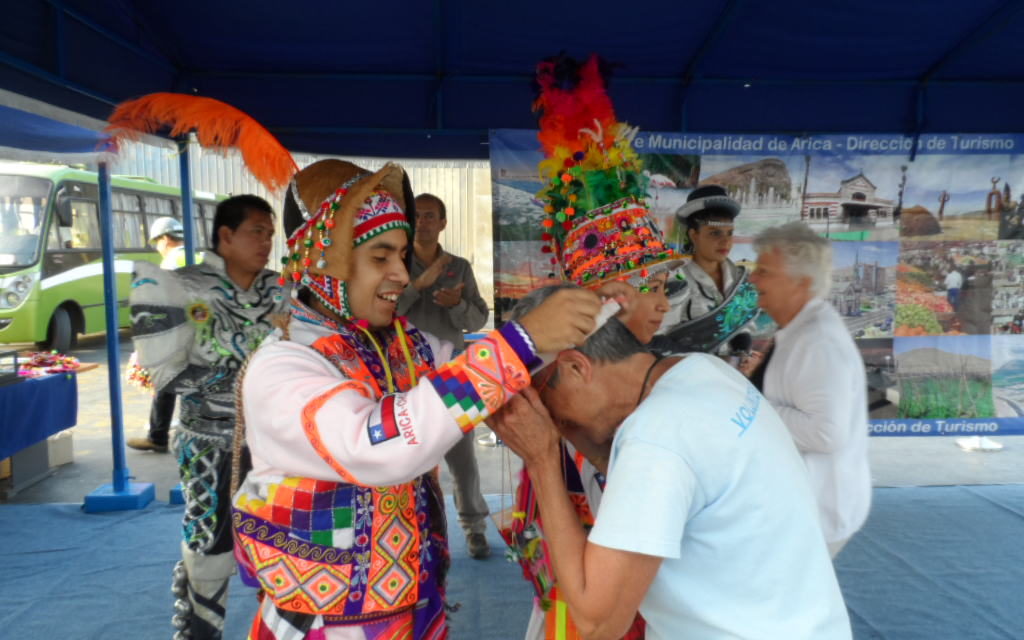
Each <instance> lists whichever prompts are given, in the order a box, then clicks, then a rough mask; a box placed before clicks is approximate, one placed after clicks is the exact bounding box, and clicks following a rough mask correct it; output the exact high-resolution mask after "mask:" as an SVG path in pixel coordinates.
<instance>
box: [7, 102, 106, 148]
mask: <svg viewBox="0 0 1024 640" xmlns="http://www.w3.org/2000/svg"><path fill="white" fill-rule="evenodd" d="M106 151H107V137H106V136H105V135H104V134H103V133H101V132H99V131H94V130H92V129H86V128H84V127H79V126H77V125H73V124H68V123H65V122H60V121H57V120H54V119H52V118H47V117H45V116H41V115H38V114H35V113H30V112H27V111H22V110H21V109H16V108H14V107H8V106H4V105H0V155H2V156H3V157H7V158H9V157H12V156H16V157H18V158H19V159H40V160H48V159H60V160H62V161H65V162H72V161H74V160H72V158H75V159H78V158H85V159H90V160H95V159H96V158H97V157H101V156H99V155H98V154H103V153H105V152H106Z"/></svg>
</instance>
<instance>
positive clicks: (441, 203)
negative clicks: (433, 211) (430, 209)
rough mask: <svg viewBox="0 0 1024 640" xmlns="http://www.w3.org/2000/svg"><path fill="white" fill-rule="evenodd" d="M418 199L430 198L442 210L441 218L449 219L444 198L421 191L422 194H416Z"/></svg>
mask: <svg viewBox="0 0 1024 640" xmlns="http://www.w3.org/2000/svg"><path fill="white" fill-rule="evenodd" d="M416 199H417V200H428V201H430V202H433V203H434V204H436V205H437V210H438V211H440V212H441V219H442V220H447V219H448V209H447V207H445V206H444V200H442V199H441V198H438V197H437V196H435V195H434V194H432V193H421V194H420V195H418V196H416Z"/></svg>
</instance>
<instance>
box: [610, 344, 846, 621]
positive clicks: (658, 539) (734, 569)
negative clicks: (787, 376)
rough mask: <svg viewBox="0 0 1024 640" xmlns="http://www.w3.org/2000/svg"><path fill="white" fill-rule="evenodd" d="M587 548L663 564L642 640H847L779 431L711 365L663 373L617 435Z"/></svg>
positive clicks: (711, 360)
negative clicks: (626, 553)
mask: <svg viewBox="0 0 1024 640" xmlns="http://www.w3.org/2000/svg"><path fill="white" fill-rule="evenodd" d="M590 541H591V542H593V543H596V544H599V545H601V546H603V547H608V548H612V549H621V550H624V551H632V552H636V553H642V554H645V555H651V556H658V557H661V558H663V559H664V560H663V562H662V564H661V567H660V568H659V569H658V573H657V574H656V575H655V578H654V582H653V583H652V584H651V586H650V589H649V590H648V592H647V595H646V596H645V598H644V600H643V602H642V603H641V605H640V613H641V614H643V616H644V618H645V619H646V620H647V624H648V626H647V638H648V639H649V640H659V639H668V638H701V639H702V640H706V639H713V638H723V639H724V638H730V639H734V638H750V639H754V638H757V639H768V638H772V639H774V638H785V639H786V640H801V639H808V640H809V639H814V640H833V639H848V638H850V637H851V632H850V622H849V618H848V617H847V613H846V606H845V605H844V603H843V598H842V595H841V594H840V592H839V585H838V583H837V582H836V577H835V572H834V571H833V569H832V562H831V559H830V558H829V554H828V550H827V548H826V546H825V541H824V538H823V537H822V534H821V528H820V526H819V524H818V519H817V515H816V510H815V503H814V496H813V495H812V494H811V490H810V487H809V485H808V479H807V471H806V469H805V468H804V465H803V462H802V461H801V459H800V456H799V454H798V453H797V451H796V449H795V447H794V446H793V441H792V439H791V438H790V436H789V432H788V431H787V430H786V427H785V425H783V424H782V421H781V420H780V419H779V417H778V416H777V415H776V413H775V411H774V410H772V408H771V406H770V405H769V404H768V402H767V401H765V399H764V398H763V397H762V396H761V394H760V393H758V392H757V390H756V389H754V387H753V386H751V385H750V383H749V382H748V381H747V380H746V378H744V377H743V376H742V375H741V374H739V373H737V372H736V371H735V370H733V369H732V368H731V367H729V366H728V365H726V364H725V363H724V362H722V361H721V360H719V359H718V358H715V357H713V356H708V355H704V354H693V355H690V356H688V357H687V358H685V359H684V360H682V361H681V362H679V363H678V364H676V365H675V366H673V367H672V368H671V369H669V370H668V371H667V372H666V373H665V374H664V375H663V376H662V377H661V378H660V379H659V380H658V382H657V384H655V386H654V388H653V389H652V391H651V394H650V395H649V396H648V397H647V398H646V399H645V400H644V401H643V403H641V404H640V406H639V407H637V409H636V411H634V412H633V414H632V415H630V416H629V418H627V419H626V420H625V422H623V424H622V426H621V427H620V428H619V430H618V432H617V433H616V435H615V441H614V443H613V445H612V455H611V462H610V465H609V475H608V482H607V485H606V487H605V493H604V497H603V499H602V502H601V512H600V514H599V515H598V518H597V523H596V524H595V526H594V529H593V530H592V531H591V533H590Z"/></svg>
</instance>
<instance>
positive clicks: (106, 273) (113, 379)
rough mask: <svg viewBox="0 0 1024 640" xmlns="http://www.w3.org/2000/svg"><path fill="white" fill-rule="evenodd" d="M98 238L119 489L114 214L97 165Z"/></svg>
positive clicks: (104, 171)
mask: <svg viewBox="0 0 1024 640" xmlns="http://www.w3.org/2000/svg"><path fill="white" fill-rule="evenodd" d="M99 187H100V238H101V241H102V243H103V296H104V300H105V301H106V304H105V305H103V306H104V311H105V312H106V320H107V376H108V378H109V384H110V443H111V446H112V447H113V450H114V491H115V492H116V493H123V492H124V491H125V489H126V488H127V486H128V479H129V477H130V476H129V472H128V465H127V464H126V460H125V449H124V420H123V417H122V411H121V406H122V405H121V341H120V339H119V336H118V333H117V332H118V327H119V324H120V323H119V322H118V319H117V315H118V306H119V305H118V297H117V271H116V270H115V268H114V216H113V213H112V210H111V191H110V168H109V167H108V166H107V163H106V162H101V163H100V165H99Z"/></svg>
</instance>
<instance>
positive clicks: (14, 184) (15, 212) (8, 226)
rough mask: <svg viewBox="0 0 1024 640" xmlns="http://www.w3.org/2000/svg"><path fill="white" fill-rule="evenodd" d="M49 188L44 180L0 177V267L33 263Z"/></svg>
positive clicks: (48, 184) (43, 219)
mask: <svg viewBox="0 0 1024 640" xmlns="http://www.w3.org/2000/svg"><path fill="white" fill-rule="evenodd" d="M51 186H52V183H51V182H50V181H49V180H45V179H43V178H31V177H26V176H8V175H4V176H0V266H27V265H30V264H32V263H34V262H35V261H36V254H37V253H38V249H39V235H40V234H41V233H42V230H43V223H44V222H45V221H46V206H47V203H48V202H49V194H50V187H51Z"/></svg>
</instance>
